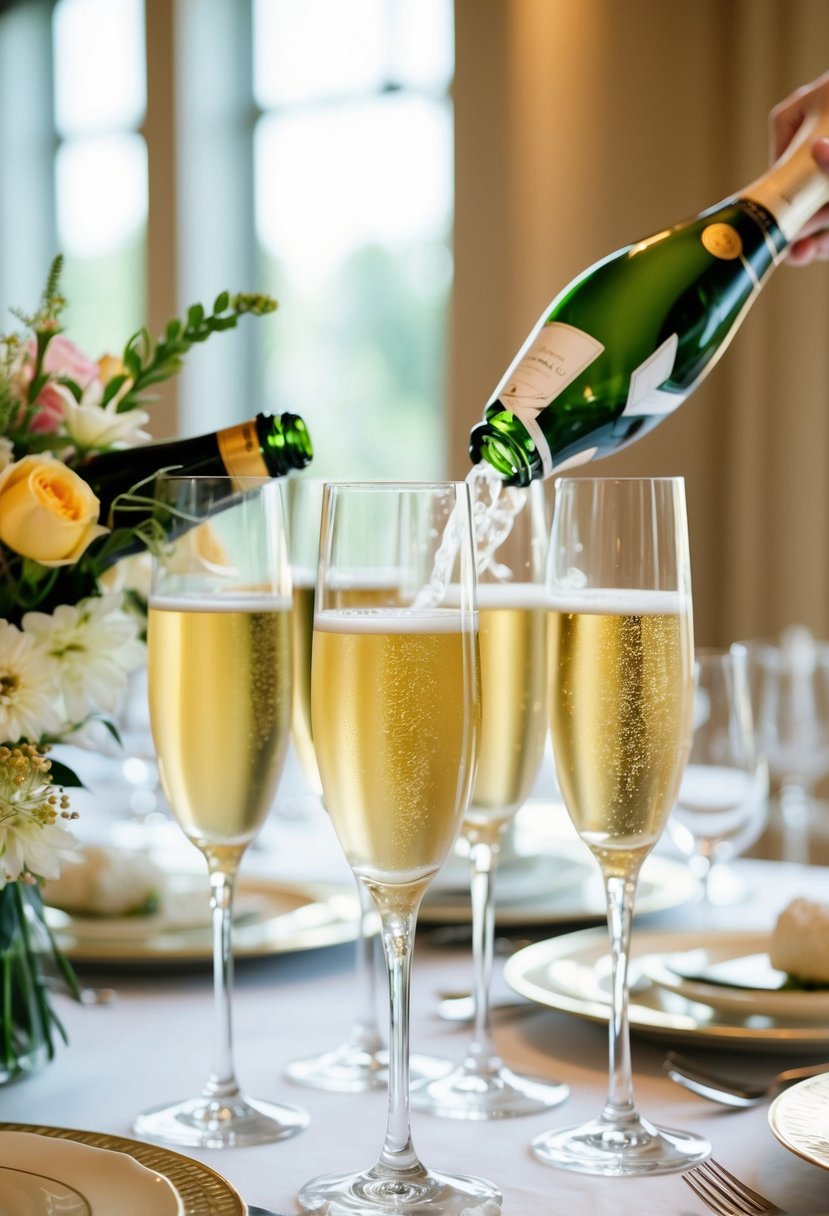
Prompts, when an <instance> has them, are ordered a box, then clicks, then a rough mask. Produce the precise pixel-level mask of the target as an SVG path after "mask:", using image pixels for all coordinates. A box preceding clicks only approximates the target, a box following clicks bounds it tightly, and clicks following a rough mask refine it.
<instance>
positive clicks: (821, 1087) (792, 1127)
mask: <svg viewBox="0 0 829 1216" xmlns="http://www.w3.org/2000/svg"><path fill="white" fill-rule="evenodd" d="M827 1109H829V1076H827V1075H826V1074H825V1073H824V1074H822V1075H821V1076H819V1077H807V1078H806V1080H805V1081H798V1083H797V1084H796V1085H791V1086H790V1087H789V1088H788V1089H784V1090H783V1092H782V1093H781V1094H778V1096H777V1097H776V1098H775V1099H774V1101H773V1102H772V1104H771V1106H770V1107H769V1127H770V1128H771V1130H772V1132H773V1133H774V1135H775V1136H776V1137H777V1139H778V1140H779V1141H780V1143H781V1144H782V1145H783V1147H784V1148H787V1149H789V1151H790V1152H792V1153H796V1154H797V1156H798V1157H803V1159H804V1160H805V1161H810V1162H811V1163H812V1165H819V1166H820V1167H821V1168H822V1169H824V1170H829V1124H827V1118H826V1112H827Z"/></svg>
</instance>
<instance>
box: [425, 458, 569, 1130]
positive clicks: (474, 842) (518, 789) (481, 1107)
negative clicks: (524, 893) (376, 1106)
mask: <svg viewBox="0 0 829 1216" xmlns="http://www.w3.org/2000/svg"><path fill="white" fill-rule="evenodd" d="M470 489H471V493H472V513H473V519H474V521H475V526H476V532H478V533H479V534H480V543H479V545H478V609H479V620H480V650H481V693H482V697H481V705H482V710H481V748H480V757H479V761H478V770H477V774H476V778H475V785H474V788H473V792H472V800H471V802H470V804H469V808H468V810H467V812H466V815H465V816H464V821H463V827H462V829H461V831H462V835H463V837H464V838H465V840H466V842H467V844H468V846H469V858H470V868H471V887H472V953H473V975H474V983H473V990H474V1003H475V1022H474V1029H473V1034H472V1041H471V1043H470V1044H469V1047H468V1050H467V1054H466V1057H465V1059H464V1060H463V1062H462V1063H461V1064H460V1065H459V1066H458V1067H457V1068H455V1069H454V1070H453V1071H452V1072H450V1073H449V1074H448V1075H447V1076H445V1077H441V1078H439V1079H438V1080H435V1081H432V1082H430V1083H429V1084H426V1085H420V1086H418V1087H417V1088H416V1089H415V1090H414V1091H413V1094H412V1104H413V1105H414V1106H415V1107H416V1108H417V1109H419V1110H428V1111H430V1112H431V1113H432V1114H435V1115H442V1116H445V1117H448V1118H454V1119H500V1118H506V1117H509V1116H512V1115H528V1114H533V1113H535V1112H537V1111H540V1110H545V1109H546V1108H548V1107H551V1106H556V1105H557V1104H558V1103H559V1102H562V1101H564V1099H565V1098H566V1097H567V1094H568V1092H569V1091H568V1089H567V1086H566V1085H562V1084H559V1083H557V1082H555V1081H548V1080H541V1079H536V1078H534V1077H525V1076H521V1075H519V1074H517V1073H515V1072H513V1071H512V1070H511V1069H509V1068H507V1067H506V1066H505V1065H504V1063H503V1061H502V1060H501V1058H500V1057H499V1055H498V1054H497V1052H496V1051H495V1048H494V1045H493V1042H492V1037H491V1033H490V1025H489V1020H490V1019H489V991H490V983H491V979H492V962H493V944H494V938H495V875H496V869H497V864H498V857H499V853H500V848H501V840H502V837H503V834H504V831H505V829H506V828H507V826H508V825H509V824H510V822H511V821H512V819H513V818H514V816H515V814H516V813H517V811H518V810H519V809H520V808H521V806H522V805H523V804H524V802H525V800H526V798H527V795H528V794H529V792H530V789H531V788H532V785H533V782H534V780H535V778H536V776H537V774H538V770H539V768H540V765H541V759H542V756H543V751H544V744H545V741H546V738H547V688H546V684H547V676H546V668H545V662H546V628H547V619H546V617H547V614H546V611H545V608H544V602H545V590H544V577H545V565H546V553H547V534H548V526H547V509H546V498H545V494H544V488H543V485H542V483H541V482H540V481H534V482H533V483H532V484H531V485H530V486H529V487H527V488H526V489H510V488H507V487H505V486H504V485H503V483H502V482H501V480H500V478H499V479H497V480H495V479H492V478H488V477H487V478H478V479H474V480H473V481H472V482H471V485H470ZM490 538H492V540H491V543H487V540H488V539H490Z"/></svg>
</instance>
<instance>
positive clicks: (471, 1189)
mask: <svg viewBox="0 0 829 1216" xmlns="http://www.w3.org/2000/svg"><path fill="white" fill-rule="evenodd" d="M502 1198H503V1196H502V1195H501V1192H500V1191H499V1190H498V1188H497V1187H496V1186H495V1185H494V1184H493V1183H491V1182H487V1181H486V1180H485V1179H483V1178H471V1177H469V1176H468V1175H465V1174H460V1175H449V1174H438V1173H433V1172H432V1171H430V1170H425V1169H424V1168H423V1167H422V1166H420V1167H419V1168H417V1169H414V1170H410V1171H400V1172H392V1171H387V1170H385V1169H383V1168H381V1167H380V1166H379V1165H376V1166H374V1168H373V1169H370V1170H366V1171H365V1172H364V1173H362V1174H327V1175H323V1177H321V1178H312V1179H311V1181H310V1182H306V1184H305V1186H304V1187H303V1188H302V1190H301V1191H300V1192H299V1195H298V1196H297V1203H298V1205H299V1210H300V1212H305V1213H318V1214H319V1216H323V1214H324V1216H369V1214H370V1213H373V1212H374V1213H377V1216H385V1214H388V1216H392V1214H393V1216H462V1213H465V1212H469V1210H470V1208H474V1211H475V1216H499V1213H500V1211H501V1200H502Z"/></svg>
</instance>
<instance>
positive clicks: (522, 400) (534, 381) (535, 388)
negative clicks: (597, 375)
mask: <svg viewBox="0 0 829 1216" xmlns="http://www.w3.org/2000/svg"><path fill="white" fill-rule="evenodd" d="M603 350H604V347H603V346H602V344H601V342H597V341H596V339H595V338H593V337H591V335H590V334H586V333H585V332H584V330H582V329H576V328H575V327H574V326H573V325H565V324H564V323H563V322H561V321H550V322H549V323H548V324H547V325H543V326H542V327H541V329H540V331H539V333H538V334H537V335H536V337H535V339H534V341H533V342H532V343H531V344H530V345H529V347H528V348H527V349H526V351H525V352H524V353H523V354H522V356H521V358H520V359H519V360H518V362H517V363H516V365H515V367H514V368H512V369H511V370H510V372H509V375H508V377H507V380H506V383H505V384H504V385H503V387H502V388H501V390H500V391H499V393H498V398H499V400H500V401H501V402H502V403H503V405H504V406H505V407H506V408H507V409H508V410H511V411H512V412H513V413H514V414H517V415H518V416H519V417H520V418H521V421H522V422H523V421H524V416H525V413H527V414H530V415H531V416H532V417H535V416H536V415H537V414H540V413H541V411H542V410H543V409H545V408H546V406H548V405H549V404H550V402H551V401H552V400H553V399H554V398H555V397H557V396H558V395H559V393H561V392H563V391H564V389H565V388H566V387H567V385H568V384H570V383H571V382H572V381H573V380H575V378H576V376H578V375H579V374H580V372H583V371H584V369H585V368H586V367H588V366H589V365H590V364H591V363H592V362H593V360H594V359H596V358H598V356H599V355H600V354H601V353H602V351H603Z"/></svg>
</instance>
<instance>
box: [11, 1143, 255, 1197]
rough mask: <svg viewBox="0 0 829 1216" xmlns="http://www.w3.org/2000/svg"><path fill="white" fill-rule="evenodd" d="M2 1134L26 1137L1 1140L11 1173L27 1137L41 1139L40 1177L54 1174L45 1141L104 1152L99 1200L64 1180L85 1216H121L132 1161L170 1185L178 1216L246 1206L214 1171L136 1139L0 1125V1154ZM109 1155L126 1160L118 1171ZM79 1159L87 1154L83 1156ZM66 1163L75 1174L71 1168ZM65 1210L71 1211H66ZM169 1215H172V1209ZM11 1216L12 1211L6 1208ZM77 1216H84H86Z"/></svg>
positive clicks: (131, 1182)
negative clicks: (105, 1171)
mask: <svg viewBox="0 0 829 1216" xmlns="http://www.w3.org/2000/svg"><path fill="white" fill-rule="evenodd" d="M6 1132H14V1133H21V1132H22V1133H27V1135H26V1136H25V1139H20V1138H19V1137H15V1138H14V1139H11V1138H5V1139H6V1142H7V1147H8V1149H10V1150H14V1151H15V1152H16V1154H17V1156H16V1159H13V1160H9V1161H8V1164H9V1165H13V1166H14V1167H15V1168H20V1167H21V1165H22V1162H21V1160H20V1155H19V1151H18V1150H19V1148H20V1146H24V1147H25V1148H26V1151H27V1152H28V1153H29V1157H30V1159H31V1157H32V1153H31V1147H30V1146H31V1143H32V1142H31V1140H30V1136H36V1137H38V1138H42V1139H43V1163H44V1168H43V1172H44V1173H47V1172H48V1173H50V1174H51V1175H52V1176H53V1177H54V1176H55V1174H56V1173H58V1172H59V1170H60V1162H58V1161H57V1160H56V1157H57V1154H56V1153H54V1151H52V1152H50V1146H49V1143H48V1141H49V1140H61V1141H70V1142H72V1143H74V1144H75V1145H85V1146H87V1148H92V1149H106V1150H108V1152H107V1157H106V1160H107V1165H108V1167H110V1168H109V1170H108V1178H109V1181H105V1182H103V1183H102V1184H101V1185H103V1186H104V1188H105V1189H106V1188H110V1189H109V1190H108V1191H106V1193H104V1194H102V1195H101V1198H100V1200H99V1199H94V1201H93V1200H92V1197H91V1196H89V1195H87V1194H85V1193H84V1192H86V1191H88V1190H89V1183H88V1182H83V1181H81V1182H76V1181H74V1178H73V1179H68V1178H67V1181H68V1182H69V1183H70V1186H69V1189H70V1191H71V1190H72V1189H73V1188H78V1190H80V1192H81V1195H82V1197H83V1199H85V1200H86V1205H87V1207H88V1211H89V1216H114V1214H115V1213H117V1212H121V1211H124V1207H123V1202H124V1196H126V1195H128V1194H130V1193H131V1192H132V1191H133V1190H134V1188H135V1185H136V1179H137V1178H140V1174H137V1173H136V1171H135V1169H134V1165H135V1162H138V1164H139V1165H142V1166H144V1167H145V1169H147V1170H151V1171H153V1173H155V1174H159V1175H160V1176H161V1178H162V1179H165V1180H166V1181H167V1182H168V1183H169V1184H170V1187H172V1193H173V1194H174V1195H176V1196H177V1197H178V1199H179V1200H180V1203H179V1205H178V1211H179V1212H180V1213H181V1214H182V1216H246V1213H247V1207H246V1206H245V1203H244V1201H243V1199H242V1197H241V1195H240V1194H239V1192H238V1191H237V1190H236V1189H235V1188H234V1187H233V1186H231V1184H230V1183H229V1182H228V1181H227V1180H226V1179H225V1178H222V1176H221V1175H220V1174H217V1173H216V1171H215V1170H211V1169H210V1167H209V1166H207V1165H203V1164H202V1162H200V1161H196V1160H194V1159H193V1158H191V1157H184V1156H182V1154H181V1153H174V1152H171V1151H170V1150H169V1149H166V1148H161V1147H159V1146H158V1145H155V1144H146V1143H144V1142H143V1141H141V1140H130V1139H127V1138H126V1137H123V1136H110V1135H108V1134H107V1133H105V1132H87V1131H76V1130H75V1129H74V1128H67V1127H45V1126H40V1125H35V1124H27V1123H0V1149H2V1146H3V1141H4V1133H6ZM110 1153H112V1154H116V1155H117V1154H123V1155H124V1156H125V1158H126V1160H125V1162H124V1165H123V1169H122V1170H119V1169H118V1162H117V1158H116V1157H112V1158H110V1156H109V1154H110ZM84 1156H87V1155H86V1154H84ZM102 1160H103V1159H102ZM2 1161H3V1158H0V1163H2ZM78 1162H79V1163H80V1164H81V1165H82V1166H85V1169H84V1171H83V1172H84V1173H85V1174H86V1177H87V1178H89V1177H91V1173H87V1171H88V1161H87V1162H81V1160H80V1157H79V1158H78ZM70 1164H71V1165H72V1168H73V1173H75V1172H76V1171H77V1166H76V1164H75V1163H70ZM113 1167H114V1168H113ZM65 1168H68V1167H65ZM61 1181H63V1179H61ZM156 1198H158V1196H156ZM69 1210H70V1211H73V1209H72V1208H70V1209H69ZM76 1210H77V1211H78V1212H79V1214H80V1213H83V1207H77V1208H76ZM141 1210H142V1209H141V1208H140V1207H139V1208H136V1211H141ZM143 1210H144V1211H148V1212H149V1211H153V1212H156V1211H159V1212H161V1213H163V1212H165V1211H166V1210H168V1209H165V1208H164V1207H162V1206H159V1204H155V1203H154V1204H153V1206H152V1207H145V1208H144V1209H143ZM172 1211H173V1212H175V1211H176V1207H175V1206H174V1207H173V1208H172ZM13 1212H14V1209H12V1213H13ZM73 1216H74V1212H73ZM83 1216H86V1213H84V1214H83Z"/></svg>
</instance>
